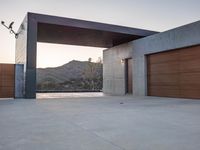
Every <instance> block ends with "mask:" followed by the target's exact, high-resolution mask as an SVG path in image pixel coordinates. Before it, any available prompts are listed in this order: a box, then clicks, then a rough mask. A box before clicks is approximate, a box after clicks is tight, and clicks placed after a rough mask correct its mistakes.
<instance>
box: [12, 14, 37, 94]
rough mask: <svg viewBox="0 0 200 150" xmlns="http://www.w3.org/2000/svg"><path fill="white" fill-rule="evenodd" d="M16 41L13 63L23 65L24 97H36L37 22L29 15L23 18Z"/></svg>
mask: <svg viewBox="0 0 200 150" xmlns="http://www.w3.org/2000/svg"><path fill="white" fill-rule="evenodd" d="M18 33H19V36H18V38H17V39H16V54H15V63H16V64H23V65H24V83H25V84H24V93H25V95H24V97H25V98H35V97H36V93H35V91H36V46H37V22H36V20H35V18H34V17H32V16H31V14H29V13H28V15H27V16H26V17H25V19H24V21H23V22H22V24H21V26H20V28H19V30H18Z"/></svg>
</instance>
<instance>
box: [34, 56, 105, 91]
mask: <svg viewBox="0 0 200 150" xmlns="http://www.w3.org/2000/svg"><path fill="white" fill-rule="evenodd" d="M102 82H103V64H102V60H101V59H99V60H98V61H97V62H92V59H91V58H89V59H88V61H82V62H81V61H76V60H73V61H70V62H69V63H67V64H65V65H63V66H60V67H55V68H44V69H41V68H38V69H37V90H38V91H101V90H102Z"/></svg>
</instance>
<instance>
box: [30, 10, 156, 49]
mask: <svg viewBox="0 0 200 150" xmlns="http://www.w3.org/2000/svg"><path fill="white" fill-rule="evenodd" d="M28 17H29V19H34V21H36V23H37V41H38V42H46V43H56V44H69V45H79V46H92V47H103V48H110V47H113V46H116V45H120V44H122V43H126V42H130V41H132V40H136V39H139V38H143V37H146V36H149V35H153V34H156V33H158V32H154V31H149V30H143V29H136V28H130V27H124V26H118V25H111V24H105V23H98V22H92V21H84V20H78V19H71V18H64V17H57V16H49V15H43V14H35V13H28Z"/></svg>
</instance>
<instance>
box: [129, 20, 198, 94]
mask: <svg viewBox="0 0 200 150" xmlns="http://www.w3.org/2000/svg"><path fill="white" fill-rule="evenodd" d="M131 43H132V46H133V47H132V49H133V50H132V57H133V85H134V86H133V88H134V89H133V94H134V95H136V96H144V95H146V94H147V74H146V72H147V71H146V70H147V69H146V55H147V54H151V53H157V52H164V51H168V50H173V49H177V48H183V47H189V46H194V45H199V44H200V21H198V22H195V23H192V24H188V25H185V26H182V27H179V28H175V29H172V30H169V31H166V32H162V33H159V34H155V35H152V36H148V37H145V38H143V39H139V40H135V41H132V42H131Z"/></svg>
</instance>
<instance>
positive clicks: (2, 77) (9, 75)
mask: <svg viewBox="0 0 200 150" xmlns="http://www.w3.org/2000/svg"><path fill="white" fill-rule="evenodd" d="M14 83H15V65H14V64H0V98H12V97H14Z"/></svg>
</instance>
